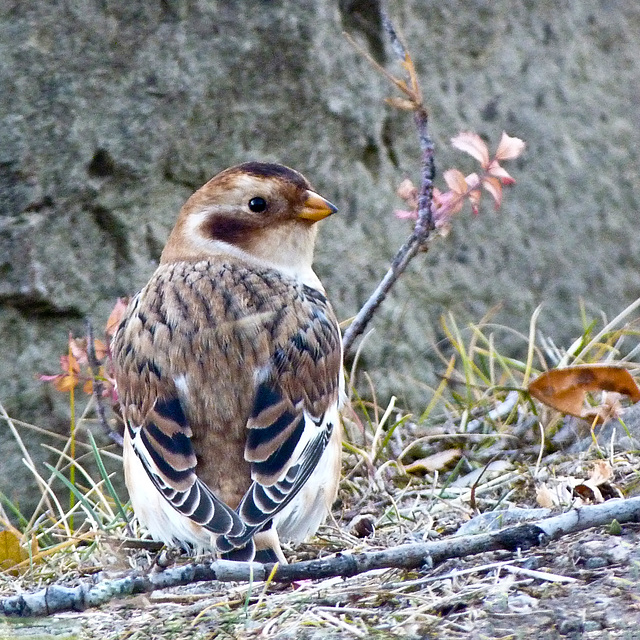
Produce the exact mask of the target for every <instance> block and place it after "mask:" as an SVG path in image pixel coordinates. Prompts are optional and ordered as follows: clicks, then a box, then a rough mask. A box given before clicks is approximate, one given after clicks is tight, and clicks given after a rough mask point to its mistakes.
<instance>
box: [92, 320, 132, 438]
mask: <svg viewBox="0 0 640 640" xmlns="http://www.w3.org/2000/svg"><path fill="white" fill-rule="evenodd" d="M87 360H88V362H89V371H90V373H91V378H92V380H93V397H94V398H95V401H96V410H97V412H98V421H99V422H100V425H101V426H102V429H103V430H104V432H105V433H106V434H107V436H108V437H109V438H111V440H112V441H113V442H115V443H116V444H117V445H120V446H121V447H122V446H123V444H124V441H123V439H122V436H121V435H120V434H119V433H117V432H116V431H114V430H113V429H112V428H111V427H110V426H109V421H108V420H107V413H106V410H105V408H104V402H103V397H102V392H103V391H104V385H103V384H102V380H101V379H100V375H99V372H100V362H99V361H98V356H96V348H95V341H94V338H93V326H92V324H91V321H90V320H87Z"/></svg>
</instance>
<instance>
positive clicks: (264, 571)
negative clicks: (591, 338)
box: [0, 497, 640, 616]
mask: <svg viewBox="0 0 640 640" xmlns="http://www.w3.org/2000/svg"><path fill="white" fill-rule="evenodd" d="M613 520H617V521H618V522H619V523H621V524H624V523H628V522H640V497H638V498H630V499H629V500H622V499H619V500H608V501H607V502H604V503H602V504H598V505H593V506H586V507H582V508H580V509H572V510H571V511H567V512H566V513H563V514H560V515H558V516H553V517H551V518H546V519H544V520H538V521H536V522H532V523H527V524H521V525H518V526H514V527H509V528H507V529H502V530H501V531H496V532H492V533H484V534H478V535H473V536H452V537H449V538H445V539H443V540H438V541H435V542H424V543H420V544H405V545H400V546H398V547H393V548H392V549H387V550H384V551H373V552H367V553H349V552H345V553H340V554H338V555H336V556H334V557H330V558H322V559H319V560H309V561H306V562H297V563H295V564H290V565H283V566H280V567H278V569H277V571H276V573H275V575H274V577H273V581H274V582H280V583H284V584H289V583H292V582H294V581H296V580H305V579H316V580H317V579H324V578H330V577H334V576H341V577H345V578H347V577H350V576H355V575H358V574H361V573H364V572H366V571H372V570H374V569H392V568H393V569H417V568H420V567H423V568H425V569H430V568H432V567H434V566H436V565H438V564H440V563H442V562H444V561H445V560H448V559H450V558H461V557H468V556H471V555H475V554H478V553H485V552H487V551H496V550H498V549H504V550H507V551H514V552H515V551H518V550H519V549H528V548H530V547H533V546H538V545H541V544H544V543H547V542H550V541H552V540H556V539H558V538H561V537H562V536H565V535H567V534H570V533H576V532H578V531H583V530H585V529H589V528H592V527H598V526H604V525H608V524H610V523H611V522H612V521H613ZM273 568H274V565H272V564H266V565H263V564H258V563H244V562H229V561H225V560H218V561H216V562H212V563H210V564H189V565H185V566H182V567H176V568H173V569H168V570H166V571H163V572H162V573H156V574H151V575H144V576H125V577H122V578H118V579H114V580H105V581H103V582H100V583H98V584H80V585H78V586H76V587H62V586H58V585H52V586H50V587H47V588H46V589H42V590H40V591H38V592H36V593H26V594H22V595H19V596H11V597H8V598H4V599H2V600H0V613H3V614H4V615H6V616H44V615H50V614H53V613H60V612H62V611H81V610H83V609H86V608H88V607H97V606H99V605H102V604H105V603H106V602H109V601H111V600H114V599H116V598H122V597H124V596H127V595H133V594H137V593H149V592H151V591H155V590H156V589H166V588H169V587H176V586H179V585H184V584H191V583H193V582H203V581H213V580H216V581H219V582H239V581H241V582H249V581H253V582H258V581H260V582H264V581H266V580H267V579H268V578H269V576H270V575H271V572H272V570H273Z"/></svg>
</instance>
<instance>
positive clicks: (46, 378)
mask: <svg viewBox="0 0 640 640" xmlns="http://www.w3.org/2000/svg"><path fill="white" fill-rule="evenodd" d="M62 375H63V374H61V373H57V374H55V375H53V376H48V375H44V374H41V375H39V376H38V380H40V381H42V382H52V381H53V380H57V379H58V378H59V377H60V376H62Z"/></svg>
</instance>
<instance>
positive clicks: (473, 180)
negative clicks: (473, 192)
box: [464, 173, 480, 191]
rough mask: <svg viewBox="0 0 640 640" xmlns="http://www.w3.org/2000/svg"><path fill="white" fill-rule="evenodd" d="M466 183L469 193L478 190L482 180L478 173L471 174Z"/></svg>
mask: <svg viewBox="0 0 640 640" xmlns="http://www.w3.org/2000/svg"><path fill="white" fill-rule="evenodd" d="M464 181H465V182H466V184H467V189H466V191H469V189H477V188H478V187H479V186H480V178H479V177H478V174H477V173H470V174H469V175H468V176H467V177H466V178H465V179H464Z"/></svg>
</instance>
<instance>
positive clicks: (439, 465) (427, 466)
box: [404, 449, 462, 473]
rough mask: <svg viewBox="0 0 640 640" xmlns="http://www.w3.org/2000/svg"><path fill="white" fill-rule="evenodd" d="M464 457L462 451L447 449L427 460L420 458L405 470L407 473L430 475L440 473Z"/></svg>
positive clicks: (428, 457)
mask: <svg viewBox="0 0 640 640" xmlns="http://www.w3.org/2000/svg"><path fill="white" fill-rule="evenodd" d="M461 455H462V450H461V449H446V450H445V451H438V453H434V454H433V455H430V456H427V457H426V458H420V460H416V461H415V462H412V463H411V464H410V465H407V466H406V467H405V468H404V470H405V471H406V472H407V473H428V472H429V471H440V470H441V469H444V468H445V467H446V466H447V465H449V464H451V463H452V462H455V461H456V460H457V459H458V458H459V457H460V456H461Z"/></svg>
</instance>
